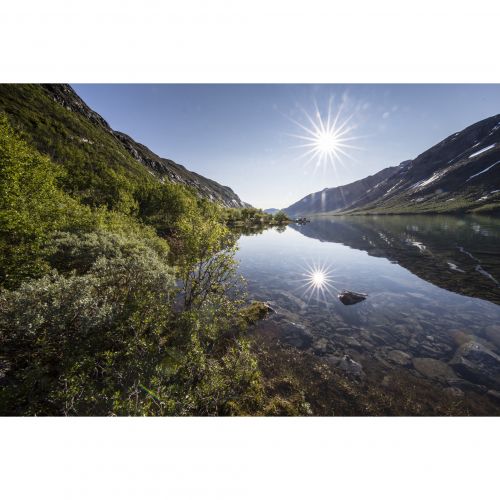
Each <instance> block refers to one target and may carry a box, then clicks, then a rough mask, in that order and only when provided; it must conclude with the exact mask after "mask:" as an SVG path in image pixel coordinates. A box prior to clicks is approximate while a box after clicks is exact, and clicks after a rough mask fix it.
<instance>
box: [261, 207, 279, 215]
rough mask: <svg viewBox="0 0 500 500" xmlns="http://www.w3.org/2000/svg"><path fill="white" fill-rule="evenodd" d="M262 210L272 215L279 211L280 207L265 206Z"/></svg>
mask: <svg viewBox="0 0 500 500" xmlns="http://www.w3.org/2000/svg"><path fill="white" fill-rule="evenodd" d="M263 211H264V213H266V214H270V215H274V214H277V213H278V212H279V211H280V209H279V208H265V209H264V210H263Z"/></svg>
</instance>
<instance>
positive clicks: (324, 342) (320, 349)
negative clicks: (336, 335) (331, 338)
mask: <svg viewBox="0 0 500 500" xmlns="http://www.w3.org/2000/svg"><path fill="white" fill-rule="evenodd" d="M312 347H313V349H314V351H315V352H316V353H325V352H326V351H327V349H328V339H325V338H323V337H322V338H319V339H316V340H315V341H314V344H313V346H312Z"/></svg>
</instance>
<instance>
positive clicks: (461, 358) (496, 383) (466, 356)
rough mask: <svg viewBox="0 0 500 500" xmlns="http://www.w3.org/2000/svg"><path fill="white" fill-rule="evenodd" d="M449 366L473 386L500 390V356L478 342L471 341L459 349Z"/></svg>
mask: <svg viewBox="0 0 500 500" xmlns="http://www.w3.org/2000/svg"><path fill="white" fill-rule="evenodd" d="M450 365H451V366H452V367H453V368H454V369H455V370H456V371H457V372H458V373H460V375H462V377H464V378H466V379H467V380H470V381H471V382H473V383H475V384H482V385H486V386H488V387H493V388H494V389H500V356H499V355H498V354H496V353H494V352H493V351H491V350H489V349H487V348H486V347H484V346H483V345H482V344H480V343H479V342H475V341H471V342H467V343H466V344H463V345H462V346H461V347H459V349H458V350H457V352H456V353H455V356H454V357H453V359H452V360H451V361H450Z"/></svg>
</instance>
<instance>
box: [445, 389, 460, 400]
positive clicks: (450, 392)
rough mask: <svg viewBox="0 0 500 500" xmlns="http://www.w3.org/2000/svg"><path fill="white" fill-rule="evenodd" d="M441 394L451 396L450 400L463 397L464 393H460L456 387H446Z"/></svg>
mask: <svg viewBox="0 0 500 500" xmlns="http://www.w3.org/2000/svg"><path fill="white" fill-rule="evenodd" d="M443 392H444V393H445V394H447V395H448V396H451V397H452V398H463V397H464V391H462V389H459V388H458V387H447V388H446V389H443Z"/></svg>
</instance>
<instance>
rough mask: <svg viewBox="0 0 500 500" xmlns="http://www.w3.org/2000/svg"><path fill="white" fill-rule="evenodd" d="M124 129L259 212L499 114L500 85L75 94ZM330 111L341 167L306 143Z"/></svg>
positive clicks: (117, 89)
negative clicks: (341, 141)
mask: <svg viewBox="0 0 500 500" xmlns="http://www.w3.org/2000/svg"><path fill="white" fill-rule="evenodd" d="M73 87H74V89H75V90H76V92H77V93H78V94H79V95H80V97H82V99H83V100H84V101H85V102H87V104H88V105H89V106H90V107H91V108H93V109H94V110H95V111H97V112H98V113H99V114H101V115H102V116H103V117H104V118H105V119H106V120H107V121H108V122H109V124H110V125H111V127H112V128H114V129H115V130H120V131H122V132H125V133H127V134H129V135H130V136H132V137H133V138H134V139H135V140H136V141H138V142H141V143H143V144H145V145H146V146H148V147H149V148H150V149H151V150H152V151H154V152H155V153H157V154H158V155H160V156H162V157H164V158H170V159H172V160H174V161H176V162H177V163H180V164H182V165H184V166H185V167H186V168H188V169H189V170H194V171H195V172H198V173H200V174H202V175H204V176H206V177H209V178H211V179H214V180H216V181H217V182H219V183H221V184H224V185H227V186H230V187H231V188H233V189H234V191H235V192H236V193H237V194H238V195H239V196H240V197H241V198H242V199H243V200H245V201H247V202H249V203H251V204H252V205H254V206H256V207H260V208H269V207H278V208H284V207H286V206H288V205H290V204H291V203H293V202H295V201H297V200H298V199H300V198H302V197H303V196H305V195H307V194H309V193H311V192H314V191H319V190H321V189H323V188H325V187H333V186H338V185H342V184H346V183H349V182H352V181H355V180H357V179H360V178H362V177H365V176H367V175H370V174H374V173H375V172H377V171H379V170H381V169H382V168H385V167H388V166H392V165H398V164H399V163H400V162H401V161H404V160H407V159H411V158H414V157H415V156H417V155H418V154H420V153H422V152H423V151H425V150H426V149H428V148H429V147H431V146H432V145H434V144H435V143H437V142H439V141H440V140H442V139H444V138H445V137H447V136H448V135H450V134H452V133H454V132H457V131H459V130H462V129H463V128H465V127H466V126H468V125H471V124H472V123H474V122H476V121H478V120H481V119H483V118H487V117H489V116H491V115H494V114H497V113H500V85H367V84H363V85H284V84H276V85H267V84H266V85H191V84H190V85H184V84H175V85H173V84H166V85H126V84H116V85H115V84H84V85H73ZM329 103H331V109H332V114H333V115H334V116H336V115H337V114H338V116H339V119H338V122H337V126H336V128H337V129H338V126H339V125H340V124H342V123H344V122H345V121H346V120H347V119H349V121H348V122H347V124H346V126H345V128H344V129H343V130H346V131H347V133H346V135H345V136H344V138H348V141H346V143H345V144H346V145H349V146H354V148H356V149H351V148H349V149H345V148H343V151H344V152H345V153H347V154H349V157H347V156H345V155H343V154H341V153H338V155H339V156H340V158H341V159H342V161H341V162H340V161H338V160H335V161H323V162H321V163H320V164H317V162H316V161H308V157H303V154H304V153H308V151H310V149H309V148H307V147H303V146H304V145H305V144H306V142H305V140H304V139H301V138H298V137H296V136H297V135H308V133H307V132H305V131H304V129H302V128H301V125H302V126H307V128H311V125H310V123H308V119H307V115H308V116H310V117H312V118H313V119H314V121H317V119H318V118H317V112H316V107H317V110H318V111H319V113H320V115H321V117H322V119H323V121H326V116H327V113H328V107H329Z"/></svg>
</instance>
